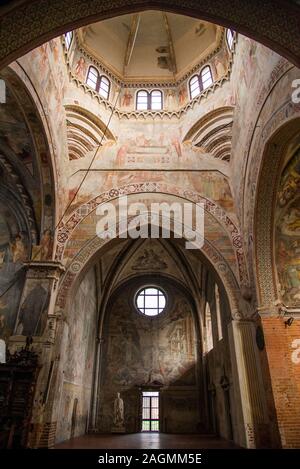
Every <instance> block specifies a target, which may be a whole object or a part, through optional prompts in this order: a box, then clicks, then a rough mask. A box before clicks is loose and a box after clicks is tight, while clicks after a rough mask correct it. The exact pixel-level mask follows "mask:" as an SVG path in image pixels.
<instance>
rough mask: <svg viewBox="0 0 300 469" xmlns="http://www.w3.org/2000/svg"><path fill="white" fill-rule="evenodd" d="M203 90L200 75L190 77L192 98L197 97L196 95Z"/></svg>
mask: <svg viewBox="0 0 300 469" xmlns="http://www.w3.org/2000/svg"><path fill="white" fill-rule="evenodd" d="M200 92H201V89H200V83H199V76H198V75H194V76H193V77H192V78H191V79H190V95H191V99H193V98H196V96H198V95H199V94H200Z"/></svg>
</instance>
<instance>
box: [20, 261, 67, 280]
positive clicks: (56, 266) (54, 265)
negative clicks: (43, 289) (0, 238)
mask: <svg viewBox="0 0 300 469" xmlns="http://www.w3.org/2000/svg"><path fill="white" fill-rule="evenodd" d="M24 265H25V267H26V270H27V278H48V279H55V280H58V279H59V278H60V276H61V275H62V274H63V273H64V272H65V270H66V268H65V266H64V265H63V264H62V263H61V262H57V261H43V262H40V261H38V262H36V261H29V262H25V263H24Z"/></svg>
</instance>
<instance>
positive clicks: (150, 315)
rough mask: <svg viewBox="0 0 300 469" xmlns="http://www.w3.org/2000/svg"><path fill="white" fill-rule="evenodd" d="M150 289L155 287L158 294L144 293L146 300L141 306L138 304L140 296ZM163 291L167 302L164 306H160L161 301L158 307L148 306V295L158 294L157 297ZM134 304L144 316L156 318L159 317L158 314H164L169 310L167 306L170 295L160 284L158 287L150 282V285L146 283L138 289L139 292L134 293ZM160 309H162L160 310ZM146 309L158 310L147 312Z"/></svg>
mask: <svg viewBox="0 0 300 469" xmlns="http://www.w3.org/2000/svg"><path fill="white" fill-rule="evenodd" d="M149 289H154V290H157V295H151V294H148V295H147V294H146V295H144V302H143V306H139V305H138V298H139V297H140V296H141V294H142V292H144V291H146V290H149ZM159 293H161V294H162V295H161V296H162V297H163V298H164V300H165V304H164V306H163V307H162V309H161V307H160V304H159V301H158V303H157V306H156V307H149V306H148V307H147V306H146V304H145V297H147V296H157V298H158V297H159V296H160V294H159ZM134 306H135V309H136V311H137V312H138V314H140V315H142V316H143V317H147V318H150V319H154V318H157V317H158V316H160V315H162V314H164V313H165V311H166V310H167V306H168V296H167V294H166V292H165V290H164V289H163V288H161V287H160V286H159V287H158V286H157V285H153V284H149V285H144V286H143V287H141V288H139V289H138V290H137V292H136V293H135V295H134ZM159 309H161V311H159ZM146 310H155V311H156V314H147V313H146V312H145V311H146Z"/></svg>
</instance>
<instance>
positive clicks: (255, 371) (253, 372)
mask: <svg viewBox="0 0 300 469" xmlns="http://www.w3.org/2000/svg"><path fill="white" fill-rule="evenodd" d="M255 330H256V328H255V324H254V323H253V322H252V321H242V320H241V321H232V322H231V323H230V324H229V331H228V332H229V342H230V354H231V362H232V371H233V383H234V394H235V402H236V409H235V410H236V412H235V414H236V420H237V422H235V428H234V437H235V441H236V442H237V443H238V444H239V445H241V446H243V447H246V448H259V447H263V446H264V443H263V442H266V441H268V437H267V435H266V433H267V432H268V415H267V405H266V397H265V390H264V385H263V379H262V372H261V366H260V360H259V356H258V349H257V345H256V341H255Z"/></svg>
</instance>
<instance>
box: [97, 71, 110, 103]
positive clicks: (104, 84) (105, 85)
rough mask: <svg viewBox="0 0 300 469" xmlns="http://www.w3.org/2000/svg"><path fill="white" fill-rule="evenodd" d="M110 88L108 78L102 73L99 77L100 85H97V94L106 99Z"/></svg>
mask: <svg viewBox="0 0 300 469" xmlns="http://www.w3.org/2000/svg"><path fill="white" fill-rule="evenodd" d="M109 90H110V81H109V79H108V78H106V77H105V76H103V75H102V77H101V78H100V85H99V94H100V96H102V98H104V99H108V96H109Z"/></svg>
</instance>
